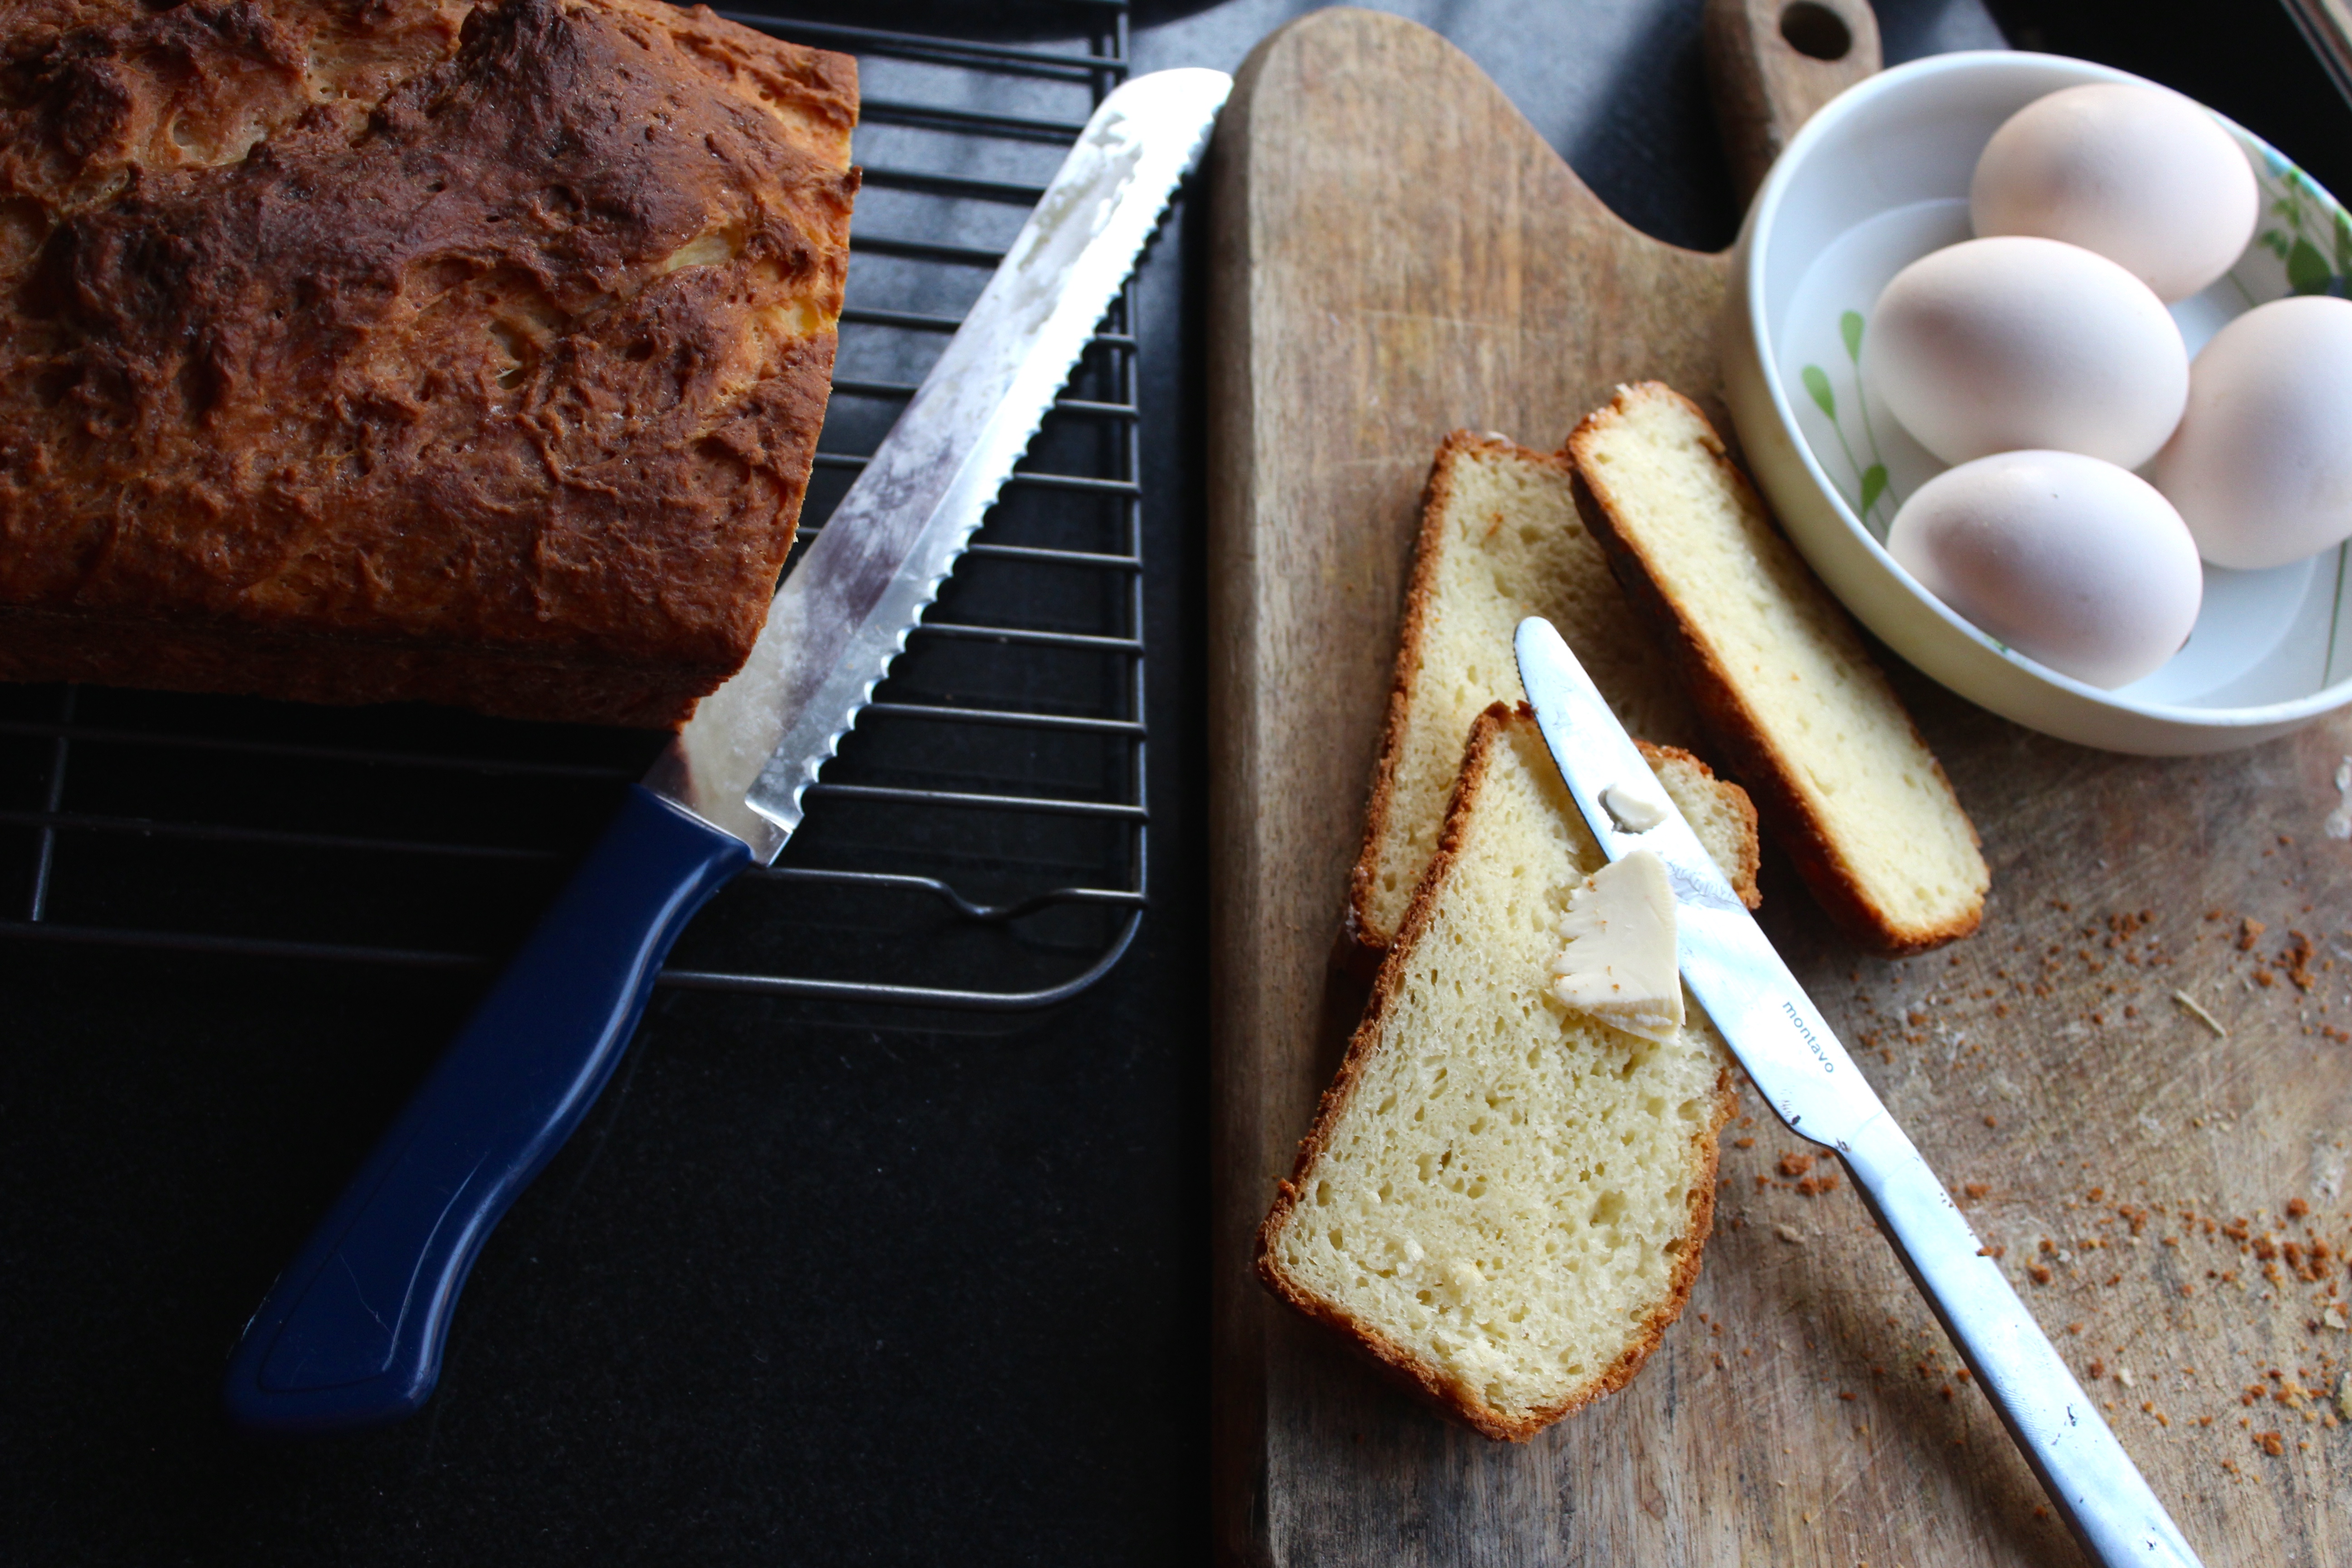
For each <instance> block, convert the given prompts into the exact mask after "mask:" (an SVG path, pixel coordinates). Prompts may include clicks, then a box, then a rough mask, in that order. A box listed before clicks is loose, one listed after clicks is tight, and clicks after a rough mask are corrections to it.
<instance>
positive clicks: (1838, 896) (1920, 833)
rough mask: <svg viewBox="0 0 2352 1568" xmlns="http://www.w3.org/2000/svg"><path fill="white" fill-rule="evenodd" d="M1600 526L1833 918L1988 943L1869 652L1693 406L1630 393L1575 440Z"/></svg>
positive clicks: (1948, 835) (1891, 937) (1937, 795)
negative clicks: (1980, 935) (1973, 935)
mask: <svg viewBox="0 0 2352 1568" xmlns="http://www.w3.org/2000/svg"><path fill="white" fill-rule="evenodd" d="M1569 450H1570V454H1571V456H1572V457H1573V459H1574V462H1575V465H1576V468H1577V472H1578V476H1579V479H1580V482H1581V484H1582V485H1583V487H1584V489H1585V497H1586V498H1589V504H1587V505H1586V506H1585V507H1584V514H1585V519H1586V521H1587V522H1588V523H1590V524H1591V528H1592V530H1593V531H1594V533H1595V534H1596V535H1597V536H1599V537H1600V539H1601V542H1602V543H1603V545H1604V547H1606V548H1607V549H1608V550H1609V552H1610V553H1611V556H1612V561H1613V562H1614V563H1616V564H1617V565H1618V566H1619V568H1620V571H1621V575H1626V576H1627V577H1628V580H1629V582H1630V583H1631V584H1633V586H1634V587H1635V588H1636V592H1637V595H1638V598H1639V601H1640V602H1641V603H1643V604H1645V605H1650V606H1652V607H1653V608H1654V611H1655V612H1656V614H1657V615H1658V616H1659V617H1660V618H1661V619H1663V620H1664V622H1665V623H1666V629H1667V630H1668V631H1669V632H1670V633H1671V634H1673V635H1674V636H1675V637H1676V639H1677V640H1678V642H1679V643H1680V646H1681V647H1682V648H1683V649H1684V651H1685V654H1686V655H1687V656H1688V657H1687V660H1686V663H1685V670H1686V673H1687V675H1688V677H1689V679H1690V681H1691V685H1692V689H1693V691H1694V695H1695V696H1696V699H1697V703H1698V708H1699V710H1700V712H1701V714H1702V715H1703V716H1704V717H1705V719H1706V721H1707V724H1708V727H1709V730H1710V731H1711V739H1712V740H1713V742H1714V744H1715V745H1716V746H1717V750H1718V754H1719V755H1720V757H1721V760H1722V761H1723V762H1724V763H1725V765H1726V766H1727V767H1728V768H1729V769H1730V770H1731V771H1732V772H1733V773H1735V774H1736V775H1737V776H1738V778H1739V780H1740V782H1741V783H1743V784H1746V785H1747V786H1748V789H1749V790H1750V792H1752V793H1753V794H1754V795H1755V796H1756V802H1757V805H1758V807H1759V810H1760V811H1761V812H1762V813H1763V815H1764V822H1765V826H1766V828H1767V829H1768V830H1769V831H1770V832H1771V833H1772V834H1773V836H1774V837H1775V838H1776V839H1777V840H1779V841H1780V842H1781V843H1783V844H1784V845H1785V847H1787V848H1788V849H1789V850H1790V855H1791V857H1792V858H1794V859H1795V861H1796V862H1797V866H1798V869H1799V870H1800V871H1801V873H1802V874H1803V875H1804V877H1805V879H1806V882H1807V884H1808V886H1809V887H1811V889H1812V890H1813V892H1814V894H1815V896H1816V897H1817V898H1819V899H1820V900H1821V901H1822V904H1823V905H1824V907H1825V908H1827V909H1828V910H1829V911H1830V913H1831V914H1832V915H1833V916H1836V917H1837V918H1838V919H1839V920H1840V921H1841V922H1842V923H1843V924H1844V925H1846V927H1847V928H1848V930H1849V931H1852V932H1853V934H1855V935H1857V936H1859V937H1861V938H1863V939H1864V940H1865V941H1867V942H1870V944H1871V945H1873V946H1874V947H1878V948H1882V949H1885V950H1889V951H1894V952H1918V951H1920V950H1922V949H1925V948H1927V947H1933V946H1935V945H1937V943H1939V942H1948V941H1949V940H1951V939H1952V938H1954V937H1958V936H1965V935H1967V934H1968V933H1969V931H1974V930H1975V929H1976V926H1977V922H1978V921H1979V919H1980V918H1981V916H1982V913H1983V909H1984V896H1985V891H1986V889H1987V888H1988V887H1989V886H1990V873H1989V872H1988V871H1987V869H1986V868H1985V862H1984V858H1983V856H1982V855H1980V854H1979V852H1978V847H1977V836H1976V830H1975V828H1974V827H1973V826H1970V825H1969V819H1968V816H1966V814H1965V813H1963V812H1962V811H1961V809H1960V805H1959V802H1958V800H1957V799H1956V798H1955V797H1954V796H1953V794H1952V788H1951V785H1950V784H1949V783H1948V781H1947V780H1946V778H1945V776H1944V772H1943V769H1942V768H1941V767H1940V766H1938V765H1937V762H1936V759H1935V757H1934V755H1933V754H1931V753H1930V752H1928V750H1927V744H1926V743H1925V742H1923V741H1921V740H1920V738H1919V733H1918V731H1917V730H1916V729H1915V728H1914V727H1913V725H1912V722H1911V717H1910V715H1909V714H1908V713H1907V712H1906V711H1905V710H1904V708H1903V705H1902V703H1901V702H1900V700H1897V698H1896V697H1895V691H1894V689H1893V688H1892V687H1890V686H1889V685H1888V684H1887V682H1886V678H1885V675H1884V674H1883V673H1882V672H1881V671H1880V670H1879V668H1878V666H1877V664H1876V663H1875V662H1874V660H1873V659H1872V658H1871V656H1870V653H1869V651H1868V650H1867V649H1866V648H1865V647H1864V645H1863V641H1862V638H1861V636H1860V634H1858V633H1857V632H1856V631H1855V630H1854V628H1853V625H1852V624H1851V623H1850V622H1849V621H1848V620H1847V619H1846V617H1845V615H1844V612H1843V611H1842V610H1841V609H1840V608H1839V607H1838V606H1837V605H1836V604H1835V603H1834V602H1833V601H1832V599H1831V598H1830V596H1829V594H1828V592H1827V591H1826V590H1825V589H1824V588H1822V585H1821V584H1820V583H1819V582H1818V581H1816V580H1815V578H1814V577H1813V575H1812V574H1811V571H1809V570H1808V569H1807V568H1806V566H1805V564H1804V563H1803V562H1802V561H1801V560H1800V559H1799V558H1798V556H1797V553H1796V552H1795V551H1794V550H1793V549H1792V548H1791V547H1790V545H1789V543H1788V542H1786V541H1785V540H1783V539H1782V538H1781V537H1780V534H1779V533H1777V532H1776V531H1774V530H1773V527H1772V524H1771V521H1770V520H1769V517H1768V516H1767V514H1766V513H1765V510H1764V507H1763V504H1762V502H1761V501H1759V500H1758V499H1757V496H1756V493H1755V491H1754V490H1753V489H1750V488H1749V487H1748V482H1747V480H1746V479H1745V478H1743V477H1742V476H1741V475H1740V473H1739V471H1738V469H1737V468H1734V467H1733V466H1732V463H1731V460H1730V458H1728V456H1727V455H1726V453H1725V451H1724V448H1723V443H1722V440H1721V439H1720V437H1717V435H1716V433H1715V430H1714V428H1713V427H1712V426H1709V425H1708V424H1707V422H1706V416H1705V415H1703V414H1701V413H1700V412H1699V410H1698V409H1697V407H1696V406H1695V405H1693V404H1692V403H1691V402H1690V401H1689V400H1688V399H1686V398H1685V397H1683V396H1682V395H1679V394H1677V393H1675V392H1674V391H1673V390H1672V389H1671V388H1668V387H1666V386H1664V385H1661V384H1657V383H1655V382H1650V383H1645V384H1642V385H1640V386H1633V387H1622V388H1620V389H1619V391H1618V394H1617V396H1616V399H1615V401H1613V402H1612V403H1611V404H1610V405H1609V406H1608V407H1606V408H1604V409H1601V410H1600V411H1599V412H1597V413H1595V414H1593V415H1591V416H1590V417H1588V418H1587V419H1586V420H1585V421H1584V422H1583V423H1582V424H1580V425H1579V426H1577V428H1576V433H1575V434H1574V435H1573V436H1571V437H1570V440H1569Z"/></svg>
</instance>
